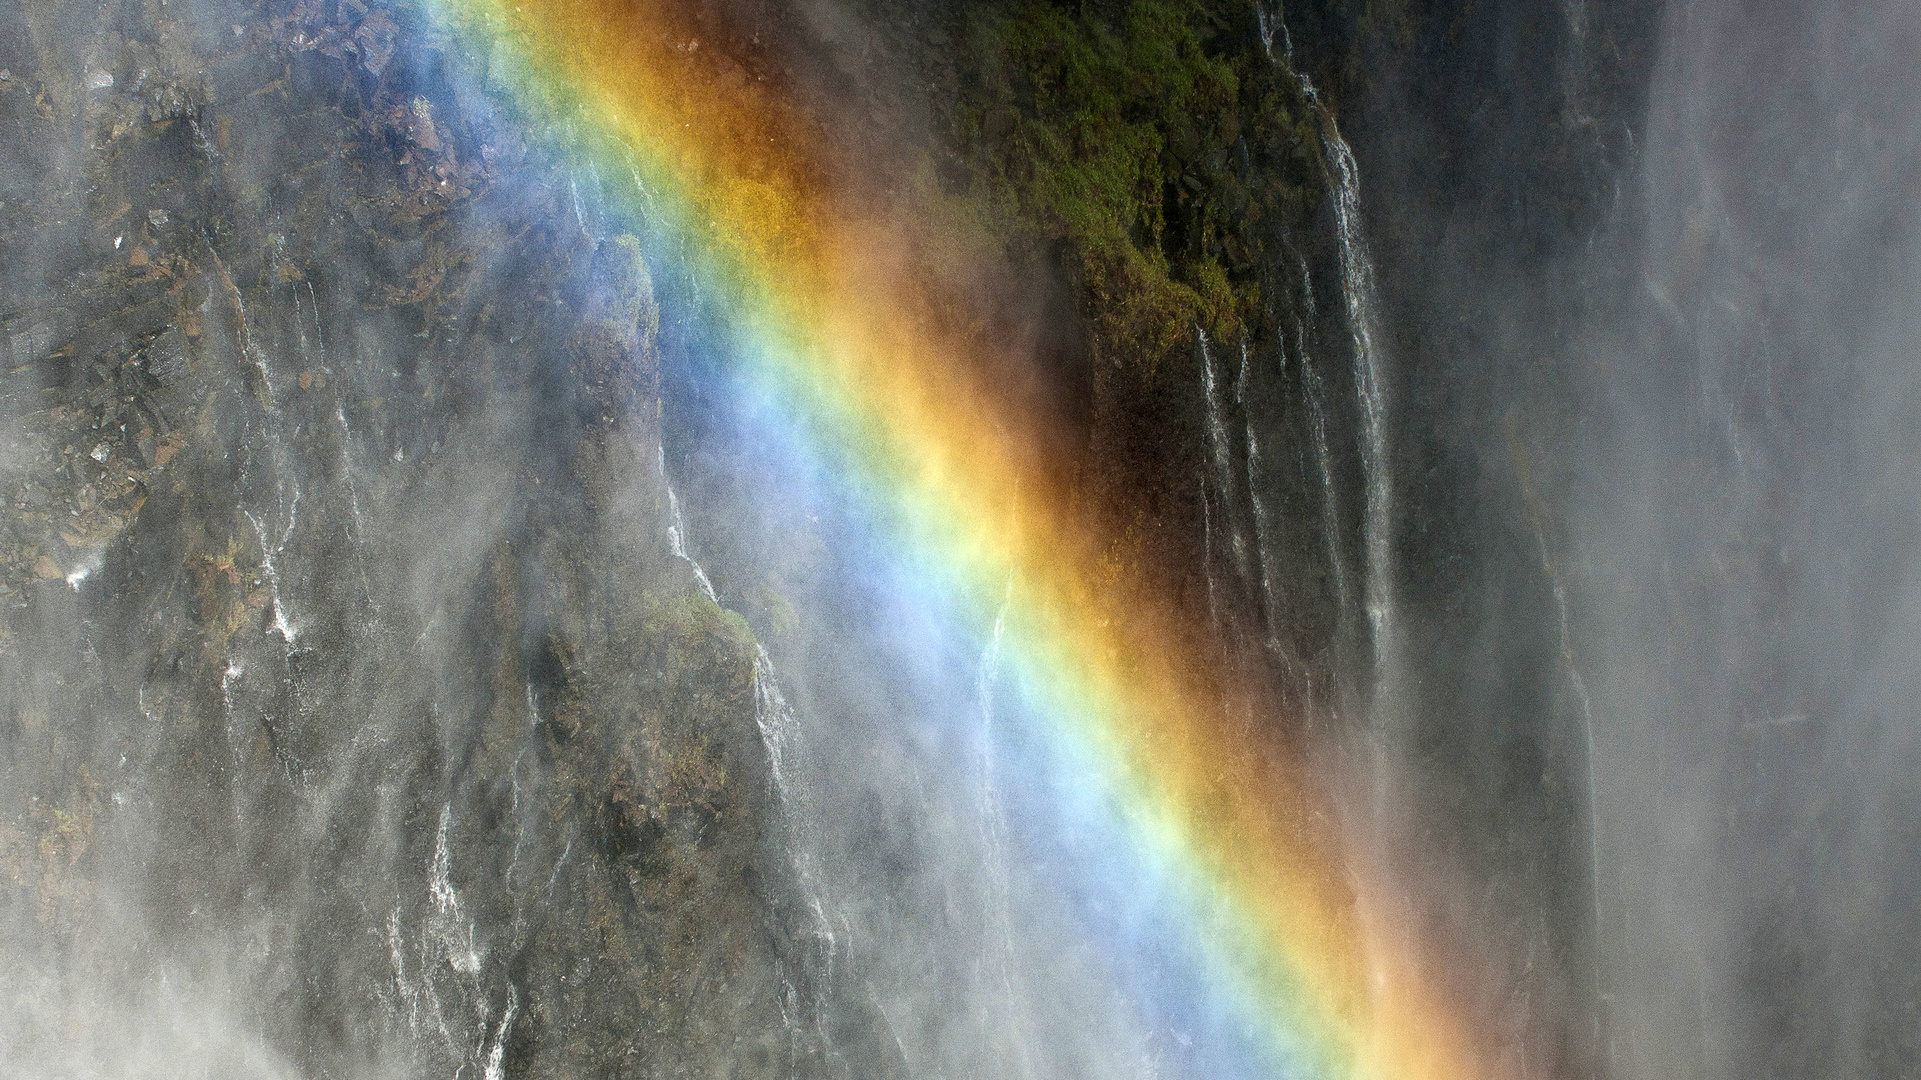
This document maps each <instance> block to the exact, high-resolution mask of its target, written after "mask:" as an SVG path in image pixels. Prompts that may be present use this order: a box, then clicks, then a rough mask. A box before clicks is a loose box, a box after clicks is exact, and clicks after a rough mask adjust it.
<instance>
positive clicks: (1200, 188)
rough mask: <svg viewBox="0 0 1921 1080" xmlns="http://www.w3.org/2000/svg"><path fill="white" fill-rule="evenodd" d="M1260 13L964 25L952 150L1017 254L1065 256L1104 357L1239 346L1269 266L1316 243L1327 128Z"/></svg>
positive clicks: (1149, 4) (1069, 10)
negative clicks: (1194, 343) (1191, 345)
mask: <svg viewBox="0 0 1921 1080" xmlns="http://www.w3.org/2000/svg"><path fill="white" fill-rule="evenodd" d="M1258 26H1259V20H1258V18H1257V14H1256V12H1255V11H1254V9H1253V7H1252V5H1249V4H1245V3H1236V2H1205V0H1133V2H1130V3H1121V4H1111V3H1110V4H1081V5H1057V4H1051V3H1045V2H1041V0H1017V2H1011V3H1002V4H997V5H988V6H984V7H982V8H979V9H976V10H975V11H974V12H972V13H971V14H970V15H969V16H968V18H967V25H966V27H965V29H964V33H965V34H966V35H967V38H968V40H969V42H970V47H969V48H967V49H965V50H963V53H962V56H961V59H959V60H958V61H957V63H958V64H959V66H960V68H961V70H960V71H959V72H958V75H959V78H958V80H957V86H958V90H957V93H956V98H957V100H956V101H955V102H954V105H953V108H952V110H951V112H950V115H952V116H953V117H954V122H953V125H954V126H953V141H954V144H955V152H956V154H957V157H958V158H959V160H960V161H961V163H962V168H961V172H962V175H963V176H964V179H963V180H962V181H961V182H960V183H959V184H958V185H956V186H959V187H961V188H963V189H964V190H965V192H966V194H967V195H968V196H969V197H971V198H972V199H974V200H976V201H978V202H980V203H982V204H984V205H986V206H987V207H989V208H990V210H991V213H992V214H993V215H994V216H995V217H996V218H997V219H998V221H999V222H1001V223H1002V225H1003V229H1004V233H1005V234H1006V235H1008V236H1010V237H1011V241H1010V244H1011V246H1013V247H1016V248H1018V247H1021V246H1027V247H1029V248H1039V249H1046V248H1048V247H1049V246H1051V247H1052V251H1053V252H1054V257H1055V258H1058V259H1059V260H1060V261H1061V263H1062V264H1063V266H1062V269H1064V270H1065V271H1067V273H1068V274H1069V275H1070V276H1071V277H1072V278H1074V279H1075V280H1076V282H1077V284H1078V288H1079V292H1080V299H1081V302H1082V304H1083V307H1084V309H1085V314H1086V316H1087V317H1088V319H1089V321H1090V329H1091V330H1092V331H1093V333H1094V334H1095V335H1096V338H1097V341H1098V344H1099V345H1100V346H1101V347H1102V348H1104V349H1108V350H1111V351H1113V352H1115V353H1117V354H1120V355H1124V356H1126V357H1128V358H1130V359H1135V360H1142V361H1145V362H1147V363H1149V364H1152V363H1154V362H1155V361H1157V360H1158V359H1159V358H1160V357H1161V356H1163V355H1165V354H1166V353H1167V352H1168V350H1170V349H1172V348H1175V347H1177V346H1179V345H1181V344H1182V343H1184V342H1189V341H1191V340H1192V336H1193V332H1194V329H1195V327H1197V326H1198V327H1200V328H1202V329H1206V330H1208V331H1209V332H1210V333H1212V334H1214V335H1215V336H1217V337H1221V338H1227V337H1230V336H1233V335H1237V334H1238V333H1239V332H1240V331H1241V330H1242V329H1243V328H1246V327H1247V325H1248V323H1249V322H1250V321H1252V320H1255V319H1257V318H1258V313H1259V312H1260V311H1261V310H1262V291H1263V289H1262V281H1261V273H1260V268H1261V267H1262V266H1263V265H1266V263H1267V261H1268V260H1266V259H1265V256H1266V254H1267V252H1268V251H1269V249H1271V248H1273V247H1274V246H1275V245H1276V244H1278V243H1279V242H1280V239H1281V237H1282V236H1283V235H1288V234H1305V233H1307V232H1309V231H1310V229H1309V228H1308V222H1309V219H1310V218H1311V215H1313V214H1314V212H1315V211H1316V209H1317V208H1318V207H1319V205H1320V200H1321V198H1322V191H1323V189H1324V181H1323V175H1322V166H1321V163H1320V150H1319V143H1318V133H1317V118H1316V117H1315V116H1314V114H1313V111H1312V107H1311V106H1310V105H1309V103H1308V102H1307V101H1305V100H1304V98H1303V96H1302V94H1301V92H1300V90H1299V88H1298V86H1297V84H1296V83H1295V81H1294V80H1293V79H1292V77H1291V75H1290V74H1289V73H1288V71H1287V70H1286V68H1285V67H1284V66H1283V63H1282V62H1281V61H1280V60H1279V59H1278V58H1277V57H1275V56H1273V55H1270V53H1269V51H1268V48H1267V46H1266V44H1265V43H1264V42H1263V41H1262V39H1261V37H1260V35H1259V32H1258Z"/></svg>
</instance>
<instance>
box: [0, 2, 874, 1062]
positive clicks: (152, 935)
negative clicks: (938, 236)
mask: <svg viewBox="0 0 1921 1080" xmlns="http://www.w3.org/2000/svg"><path fill="white" fill-rule="evenodd" d="M0 25H4V26H5V27H7V28H8V29H7V30H5V31H4V32H0V68H3V69H4V70H0V201H3V203H0V204H3V205H4V213H0V243H4V244H5V246H6V247H7V249H8V251H9V252H10V256H9V258H8V259H7V260H6V262H5V265H4V267H0V325H3V326H4V330H5V334H6V345H7V348H8V350H9V355H10V363H9V365H8V367H7V370H6V375H5V379H4V383H3V384H0V394H3V395H4V398H3V400H4V408H5V411H6V421H7V428H6V440H7V445H6V446H5V447H4V450H3V451H0V453H3V454H4V457H0V493H4V495H5V498H6V499H7V503H8V507H9V509H8V512H7V513H6V514H5V515H4V516H0V596H3V597H4V602H5V605H6V608H5V612H4V624H3V628H0V700H4V703H5V705H4V709H5V712H4V717H3V718H0V746H3V747H4V753H3V754H0V761H3V762H4V764H0V897H4V902H3V903H0V912H4V913H5V914H4V917H5V919H6V923H5V925H4V928H3V929H0V936H4V937H5V939H6V941H7V943H8V948H9V950H10V952H16V951H17V952H18V953H19V954H20V955H19V956H18V960H19V961H20V962H19V963H17V964H16V963H13V962H11V961H10V962H9V963H8V965H6V968H7V970H6V971H5V972H4V973H0V1000H4V1002H5V1004H4V1005H0V1042H3V1043H4V1044H5V1045H7V1046H8V1050H7V1056H8V1058H9V1061H10V1063H11V1064H10V1066H9V1068H13V1067H20V1068H25V1069H27V1070H28V1071H29V1072H37V1073H39V1074H44V1075H93V1074H95V1073H102V1072H104V1073H111V1074H120V1075H137V1074H144V1073H145V1072H150V1071H154V1070H159V1071H162V1072H164V1071H166V1069H167V1068H168V1067H169V1066H168V1065H167V1064H166V1063H167V1062H168V1061H169V1060H175V1061H181V1060H184V1061H188V1062H190V1063H191V1064H192V1065H193V1067H194V1068H196V1069H204V1070H205V1071H206V1074H207V1075H214V1076H226V1075H241V1074H243V1073H245V1074H247V1075H258V1074H260V1073H262V1072H265V1073H270V1074H271V1073H276V1072H278V1073H280V1074H284V1075H314V1076H321V1075H345V1074H356V1073H364V1072H366V1071H368V1070H373V1071H377V1072H383V1073H385V1072H391V1073H394V1074H410V1073H413V1072H423V1073H434V1074H447V1073H455V1072H465V1073H467V1074H468V1075H481V1074H485V1075H488V1076H497V1075H501V1074H502V1071H503V1070H505V1071H506V1072H510V1073H512V1074H513V1075H527V1076H548V1075H551V1076H579V1075H607V1076H615V1075H621V1076H675V1075H739V1076H753V1075H775V1074H778V1075H783V1076H784V1075H789V1074H790V1073H791V1072H792V1071H793V1070H794V1069H796V1068H799V1069H800V1070H801V1071H802V1072H803V1073H805V1074H809V1075H814V1074H823V1075H832V1074H835V1073H836V1070H839V1071H840V1073H839V1074H843V1075H844V1074H845V1068H846V1066H845V1064H844V1063H842V1064H836V1063H835V1061H836V1059H834V1058H833V1056H832V1051H831V1049H830V1048H829V1047H828V1046H827V1043H826V1039H825V1037H824V1035H823V1034H822V1033H821V1032H820V1031H819V1030H817V1029H815V1028H812V1027H809V1026H808V1025H806V1024H805V1023H804V1022H803V1020H802V1019H801V1018H800V1017H799V1013H800V1011H801V1010H803V1009H804V1008H809V1007H813V1004H812V1001H813V997H812V996H817V995H815V992H814V991H813V989H811V988H810V985H809V983H808V981H807V980H808V978H809V976H808V960H807V956H808V950H809V949H810V948H811V947H812V946H811V945H810V944H809V943H808V941H807V940H806V936H805V935H804V934H799V935H797V934H796V933H794V932H793V931H792V930H791V928H790V923H791V922H792V920H791V919H789V918H788V916H787V915H786V914H785V913H786V912H787V911H788V910H790V908H791V907H792V905H793V903H794V901H793V886H792V882H791V881H790V880H789V878H788V869H787V865H788V864H787V862H786V855H785V853H784V852H783V851H782V850H781V848H780V847H779V845H778V844H776V843H774V842H773V841H772V839H771V837H772V836H773V831H774V830H775V829H776V828H777V822H776V818H775V804H774V801H773V800H774V798H775V796H774V792H773V790H772V788H771V786H770V776H769V772H768V765H767V756H766V749H765V747H764V746H763V745H762V741H761V735H760V731H759V729H758V727H757V725H756V718H755V707H756V699H755V694H754V679H755V666H754V656H755V649H756V645H755V642H754V636H753V634H752V632H751V631H750V630H749V629H748V627H747V625H746V623H745V622H744V621H743V620H742V619H741V618H740V617H739V616H737V615H734V614H732V613H731V612H728V611H725V610H723V609H721V608H720V607H719V606H717V605H716V603H715V602H714V601H713V600H712V599H711V598H710V595H709V593H708V592H706V591H704V589H703V587H702V586H701V584H700V582H699V581H698V580H697V578H696V575H695V572H694V569H693V568H692V567H691V566H690V564H689V563H688V562H687V561H686V560H685V559H683V558H682V557H680V556H678V555H676V554H675V552H674V550H673V549H672V547H671V545H670V543H669V540H668V534H667V525H668V523H669V519H668V507H667V502H668V494H667V487H666V484H667V478H666V476H665V474H664V472H663V471H662V470H661V468H660V466H659V461H660V456H659V453H660V452H659V432H658V427H657V424H658V420H657V417H658V412H659V406H658V402H657V396H658V388H657V381H658V361H657V358H656V356H655V352H654V334H655V330H656V327H657V325H658V321H659V314H658V311H657V309H656V306H655V301H654V297H653V293H652V288H651V285H650V281H649V275H648V271H647V267H646V266H645V264H644V263H643V262H642V259H641V256H640V252H639V249H638V246H637V245H636V244H635V243H634V241H633V240H632V238H631V237H625V236H620V235H611V236H609V235H596V234H594V233H592V232H590V231H589V229H588V228H587V224H586V220H585V219H584V218H583V217H582V216H581V210H580V204H579V202H578V194H577V193H576V192H575V191H573V190H571V188H570V184H569V181H568V178H567V175H566V174H565V173H564V172H563V171H561V170H559V169H558V168H555V167H554V163H552V162H550V161H547V160H544V159H543V158H542V157H541V151H540V150H539V149H538V148H532V149H530V148H529V146H528V145H527V143H526V142H525V141H524V140H523V139H522V138H521V136H520V135H519V134H518V133H517V129H516V124H515V122H514V120H513V119H512V118H510V117H507V116H504V115H501V114H500V113H498V112H497V111H496V110H498V109H499V108H501V107H502V106H501V104H500V103H499V102H497V101H493V100H490V99H487V98H485V97H482V96H479V95H478V93H477V91H475V90H474V86H475V82H474V81H473V80H472V78H471V76H472V74H473V73H472V72H469V71H465V70H462V69H460V68H459V66H458V63H459V62H458V60H457V58H455V57H453V56H451V55H449V54H447V53H445V52H443V51H441V50H442V49H443V47H444V45H445V43H444V42H439V41H436V40H435V39H434V38H433V36H432V34H431V33H430V31H429V30H428V29H426V27H425V25H424V24H423V23H422V22H421V20H420V16H419V13H418V12H415V11H411V10H408V9H405V8H401V9H389V8H384V7H373V8H369V7H368V6H366V5H362V4H358V3H353V2H348V3H342V4H338V5H334V4H324V5H322V4H308V3H294V4H269V5H266V6H263V7H253V6H245V5H223V4H213V3H210V4H197V5H196V4H180V3H175V4H173V5H172V6H168V5H165V4H142V3H116V4H109V5H107V6H105V7H94V6H89V5H78V4H66V5H63V4H59V3H51V2H41V0H31V2H28V3H26V4H24V5H22V4H12V5H10V6H9V7H8V8H7V9H6V10H5V14H4V16H0ZM796 987H800V988H801V989H798V990H797V989H796ZM810 995H811V996H810Z"/></svg>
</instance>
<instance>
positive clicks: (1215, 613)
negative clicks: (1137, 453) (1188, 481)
mask: <svg viewBox="0 0 1921 1080" xmlns="http://www.w3.org/2000/svg"><path fill="white" fill-rule="evenodd" d="M1201 569H1202V570H1203V571H1205V572H1206V575H1207V622H1208V625H1209V626H1213V627H1217V628H1218V627H1219V626H1220V624H1221V609H1220V604H1219V602H1218V601H1217V600H1216V599H1215V595H1214V511H1213V510H1212V509H1211V508H1210V507H1209V500H1208V495H1207V478H1206V477H1205V476H1203V477H1201Z"/></svg>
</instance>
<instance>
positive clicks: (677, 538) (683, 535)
mask: <svg viewBox="0 0 1921 1080" xmlns="http://www.w3.org/2000/svg"><path fill="white" fill-rule="evenodd" d="M654 469H655V470H656V471H657V472H659V473H660V483H661V486H662V487H664V488H666V489H667V546H668V547H669V548H670V549H672V551H673V553H674V555H675V556H677V557H678V558H680V559H681V560H682V561H683V562H685V563H686V564H687V565H688V566H690V567H693V570H694V580H695V581H698V582H699V583H700V588H701V591H702V592H704V593H706V594H707V599H709V600H712V601H713V602H714V603H715V604H716V605H718V604H719V603H720V597H719V596H717V595H715V593H714V583H713V582H712V581H709V580H708V579H707V571H705V570H702V569H701V568H700V564H699V563H698V562H695V561H694V557H693V556H692V555H689V554H687V526H686V523H685V522H683V521H682V520H681V517H680V497H679V496H677V495H675V494H674V485H673V483H672V482H671V481H669V480H668V479H667V450H666V448H665V447H660V446H656V447H655V448H654Z"/></svg>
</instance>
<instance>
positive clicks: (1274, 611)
mask: <svg viewBox="0 0 1921 1080" xmlns="http://www.w3.org/2000/svg"><path fill="white" fill-rule="evenodd" d="M1247 359H1248V358H1247V336H1246V335H1245V334H1243V335H1242V336H1241V370H1240V374H1239V375H1238V376H1237V378H1236V380H1235V383H1234V402H1235V404H1237V405H1239V406H1240V408H1241V428H1242V434H1243V435H1245V436H1246V440H1247V501H1248V505H1249V506H1250V507H1251V508H1252V509H1253V511H1254V562H1255V565H1256V566H1258V567H1259V568H1260V583H1259V584H1260V590H1261V617H1262V622H1263V623H1264V624H1265V625H1266V627H1267V650H1268V652H1270V653H1272V654H1274V655H1275V656H1279V655H1281V638H1280V631H1279V629H1278V626H1279V623H1280V617H1281V615H1280V610H1279V609H1280V604H1279V602H1278V601H1277V600H1276V599H1275V596H1274V575H1273V573H1272V572H1271V571H1270V570H1269V567H1268V551H1269V545H1268V536H1269V532H1268V522H1267V504H1266V503H1264V502H1262V501H1261V476H1260V465H1261V446H1260V443H1259V441H1258V440H1256V439H1255V437H1254V417H1253V414H1252V412H1251V411H1250V410H1249V409H1248V407H1247V380H1248V363H1247Z"/></svg>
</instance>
